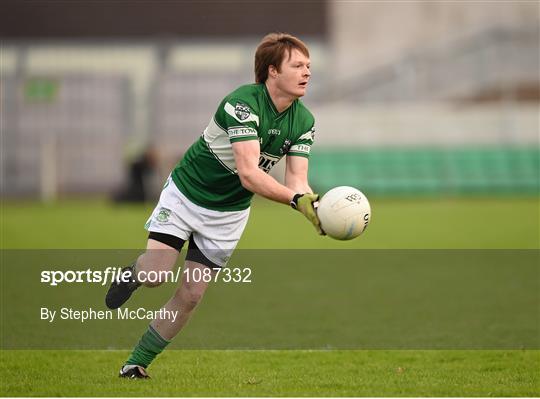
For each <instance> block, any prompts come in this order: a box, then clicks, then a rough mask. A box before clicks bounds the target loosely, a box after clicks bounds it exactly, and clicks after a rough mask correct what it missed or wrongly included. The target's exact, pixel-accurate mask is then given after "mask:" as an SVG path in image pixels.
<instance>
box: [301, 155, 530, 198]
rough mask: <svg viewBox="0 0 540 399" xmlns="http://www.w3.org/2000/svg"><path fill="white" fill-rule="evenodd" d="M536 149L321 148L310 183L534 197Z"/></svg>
mask: <svg viewBox="0 0 540 399" xmlns="http://www.w3.org/2000/svg"><path fill="white" fill-rule="evenodd" d="M539 174H540V150H539V148H538V147H536V148H534V147H489V148H488V147H482V148H475V147H460V148H399V149H398V148H388V147H386V148H370V149H358V148H320V149H314V150H313V152H312V155H311V158H310V168H309V175H310V176H309V178H310V183H311V185H312V187H313V188H314V189H315V190H317V191H319V192H326V191H327V190H329V189H331V188H332V187H336V186H342V185H346V186H353V187H357V188H359V189H361V190H362V191H363V192H364V193H365V194H367V195H381V196H382V195H440V194H444V195H475V194H478V195H481V194H521V195H523V194H524V195H538V193H539V181H540V176H539Z"/></svg>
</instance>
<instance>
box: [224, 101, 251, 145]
mask: <svg viewBox="0 0 540 399" xmlns="http://www.w3.org/2000/svg"><path fill="white" fill-rule="evenodd" d="M216 122H217V123H218V124H219V126H220V127H221V128H222V129H223V130H225V131H226V132H227V135H228V136H229V140H230V141H231V143H235V142H238V141H245V140H258V138H259V134H258V132H259V116H258V115H257V110H255V109H254V108H253V107H251V106H249V105H247V104H246V103H245V102H243V101H241V100H236V99H230V98H229V99H225V100H224V101H223V102H222V103H221V105H220V109H218V112H217V113H216Z"/></svg>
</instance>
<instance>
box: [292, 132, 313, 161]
mask: <svg viewBox="0 0 540 399" xmlns="http://www.w3.org/2000/svg"><path fill="white" fill-rule="evenodd" d="M314 140H315V125H314V124H312V125H311V128H310V129H309V130H308V131H307V132H305V133H303V134H301V135H300V136H299V137H298V138H297V139H296V141H295V142H294V143H293V144H292V146H291V148H290V150H289V153H288V154H287V155H290V156H298V157H304V158H309V153H310V151H311V146H312V145H313V142H314Z"/></svg>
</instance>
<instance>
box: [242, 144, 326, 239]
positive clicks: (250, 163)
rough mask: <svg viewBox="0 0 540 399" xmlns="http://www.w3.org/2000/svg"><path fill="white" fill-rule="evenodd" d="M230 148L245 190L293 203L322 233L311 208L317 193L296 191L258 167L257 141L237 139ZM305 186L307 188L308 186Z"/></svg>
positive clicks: (320, 232) (282, 201) (284, 202)
mask: <svg viewBox="0 0 540 399" xmlns="http://www.w3.org/2000/svg"><path fill="white" fill-rule="evenodd" d="M232 148H233V154H234V159H235V161H236V170H237V173H238V176H239V177H240V182H241V183H242V186H243V187H244V188H245V189H246V190H249V191H251V192H252V193H255V194H259V195H262V196H263V197H265V198H268V199H271V200H273V201H277V202H281V203H282V204H291V205H293V204H294V208H295V209H298V210H299V211H300V212H302V214H303V215H304V216H305V217H306V218H308V220H309V221H310V222H311V223H312V224H313V225H314V226H315V229H316V230H317V232H318V233H319V234H324V232H323V231H322V229H321V226H320V222H319V218H318V217H317V213H316V212H315V209H314V208H313V202H314V201H316V200H317V199H318V195H316V194H305V192H296V191H294V190H292V189H291V188H289V187H287V186H284V185H282V184H279V183H278V182H277V181H276V179H274V178H273V177H272V176H270V175H267V174H266V173H264V172H263V171H262V170H261V169H259V154H260V146H259V141H257V140H245V141H239V142H236V143H232ZM302 187H303V186H302ZM307 188H308V189H309V187H307ZM310 192H311V190H310Z"/></svg>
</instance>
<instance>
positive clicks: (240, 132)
mask: <svg viewBox="0 0 540 399" xmlns="http://www.w3.org/2000/svg"><path fill="white" fill-rule="evenodd" d="M227 133H228V134H229V137H230V138H234V137H246V136H257V131H256V130H255V129H253V128H252V127H232V128H229V129H227Z"/></svg>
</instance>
